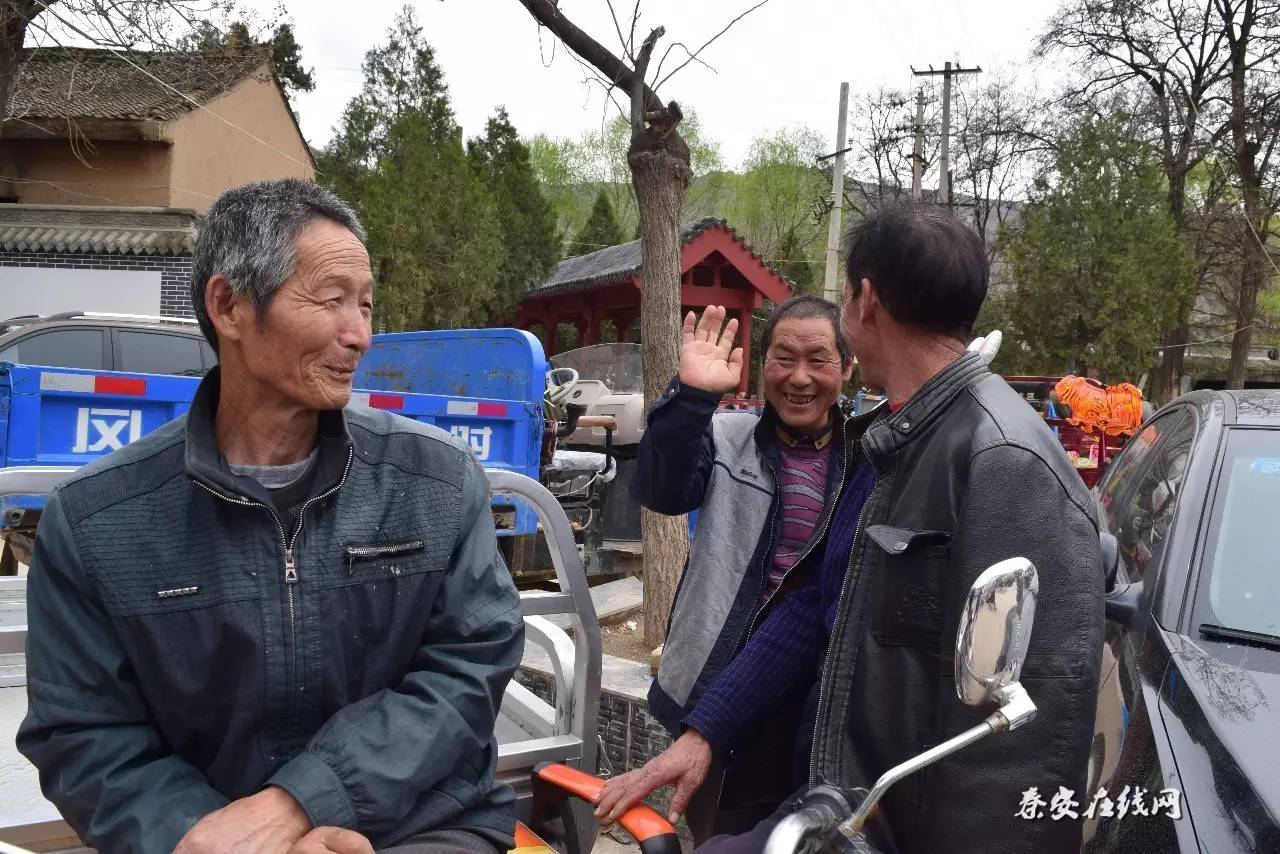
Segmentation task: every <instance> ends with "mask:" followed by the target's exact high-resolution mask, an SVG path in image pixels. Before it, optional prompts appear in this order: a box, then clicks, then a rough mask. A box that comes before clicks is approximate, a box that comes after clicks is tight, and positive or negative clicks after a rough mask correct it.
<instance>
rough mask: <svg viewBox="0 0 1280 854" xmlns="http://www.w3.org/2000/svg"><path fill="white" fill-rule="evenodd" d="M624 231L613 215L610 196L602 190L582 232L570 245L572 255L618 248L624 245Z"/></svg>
mask: <svg viewBox="0 0 1280 854" xmlns="http://www.w3.org/2000/svg"><path fill="white" fill-rule="evenodd" d="M623 241H624V238H623V236H622V229H621V228H619V226H618V218H617V217H615V216H614V215H613V205H611V204H610V203H609V196H608V195H607V194H606V193H605V191H604V190H603V189H602V190H600V192H599V193H598V194H597V195H596V203H595V205H594V206H593V207H592V208H591V216H589V217H587V221H586V222H585V223H583V226H582V230H581V231H579V232H578V234H577V236H576V237H574V238H573V242H572V243H570V244H569V254H570V255H586V254H587V253H588V252H595V251H596V250H597V249H604V248H606V247H609V246H617V245H618V244H619V243H622V242H623Z"/></svg>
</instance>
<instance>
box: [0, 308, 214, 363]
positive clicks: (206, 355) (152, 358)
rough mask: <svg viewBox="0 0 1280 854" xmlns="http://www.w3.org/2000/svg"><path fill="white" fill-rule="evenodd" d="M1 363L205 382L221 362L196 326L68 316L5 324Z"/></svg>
mask: <svg viewBox="0 0 1280 854" xmlns="http://www.w3.org/2000/svg"><path fill="white" fill-rule="evenodd" d="M0 362H12V363H14V364H23V365H48V366H50V367H58V368H81V369H83V370H86V371H124V372H126V373H135V374H170V375H174V376H185V377H200V376H204V375H205V374H206V373H208V371H209V369H210V368H212V367H213V366H214V365H216V364H217V363H218V357H217V355H216V354H215V353H214V352H213V348H212V347H210V346H209V343H208V342H207V341H205V339H204V335H203V334H201V332H200V327H199V326H197V325H196V322H195V321H194V320H186V319H182V318H176V317H149V316H146V315H140V314H101V313H94V312H66V313H63V314H54V315H49V316H47V317H14V318H10V319H9V320H5V321H2V322H0Z"/></svg>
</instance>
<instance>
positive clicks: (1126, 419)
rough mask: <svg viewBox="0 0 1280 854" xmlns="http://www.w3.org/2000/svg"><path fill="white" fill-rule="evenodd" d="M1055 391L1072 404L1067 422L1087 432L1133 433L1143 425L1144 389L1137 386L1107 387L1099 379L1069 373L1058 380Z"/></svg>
mask: <svg viewBox="0 0 1280 854" xmlns="http://www.w3.org/2000/svg"><path fill="white" fill-rule="evenodd" d="M1055 390H1056V391H1057V392H1058V397H1059V399H1061V400H1062V402H1063V403H1065V404H1066V405H1067V406H1069V407H1071V417H1070V418H1068V419H1067V423H1069V424H1072V425H1074V426H1076V427H1079V428H1080V429H1081V430H1083V431H1084V432H1086V433H1092V432H1094V431H1095V430H1099V431H1101V432H1103V433H1106V434H1107V435H1108V436H1121V435H1124V436H1132V435H1133V434H1134V433H1136V432H1138V427H1139V426H1141V425H1142V392H1141V391H1140V390H1139V389H1138V387H1137V386H1135V385H1132V384H1130V383H1121V384H1120V385H1113V386H1106V387H1105V388H1104V387H1103V386H1102V384H1101V383H1099V382H1097V381H1096V380H1090V379H1086V378H1085V377H1076V376H1067V377H1063V378H1062V379H1061V380H1059V381H1058V385H1057V388H1056V389H1055Z"/></svg>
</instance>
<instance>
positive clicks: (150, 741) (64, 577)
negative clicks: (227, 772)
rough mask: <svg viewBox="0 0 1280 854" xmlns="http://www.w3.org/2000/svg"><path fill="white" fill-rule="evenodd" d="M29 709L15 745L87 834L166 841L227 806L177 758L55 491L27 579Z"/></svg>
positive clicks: (125, 847)
mask: <svg viewBox="0 0 1280 854" xmlns="http://www.w3.org/2000/svg"><path fill="white" fill-rule="evenodd" d="M27 614H28V621H29V625H30V629H29V634H28V639H27V643H28V646H27V701H28V705H27V716H26V719H25V720H23V722H22V725H21V727H20V728H19V730H18V738H17V745H18V749H19V750H20V751H21V752H22V754H23V755H24V756H26V757H27V758H28V759H29V760H31V763H32V764H33V765H35V766H36V768H38V769H39V770H40V788H41V791H43V793H44V796H45V797H46V798H48V799H49V800H50V801H51V802H52V803H53V804H54V806H56V807H57V808H58V811H59V812H60V813H62V815H63V817H64V818H65V819H66V820H67V822H68V823H69V824H70V825H71V827H72V828H73V829H74V830H75V831H76V833H77V834H79V836H80V838H81V840H82V841H83V842H85V844H87V845H90V846H92V847H94V848H97V849H99V850H101V851H172V850H173V848H174V847H175V846H176V845H177V844H178V842H179V841H180V840H181V839H182V837H183V836H185V835H186V833H187V831H188V830H190V829H191V828H192V827H193V826H194V825H195V824H196V822H198V821H199V820H200V819H201V818H203V817H204V816H205V815H207V814H209V813H211V812H213V811H215V810H217V809H220V808H222V807H224V806H226V805H227V803H228V800H227V798H226V797H224V796H223V795H221V794H219V793H218V792H217V791H216V790H214V789H213V787H212V786H210V785H209V783H208V781H207V780H206V779H205V778H204V775H202V774H201V773H200V772H199V771H198V770H196V768H194V767H193V766H192V765H190V764H189V763H188V762H186V761H185V760H183V759H181V758H179V757H177V756H175V755H174V754H173V753H172V752H171V751H170V749H169V748H168V746H167V745H166V744H165V740H164V738H162V737H161V735H160V733H159V732H157V731H156V729H155V728H154V727H153V725H152V723H151V716H150V714H149V712H148V708H147V703H146V700H145V699H144V698H143V696H142V693H141V690H140V689H139V687H138V684H137V681H136V679H135V677H134V671H133V664H132V663H130V662H129V661H128V659H127V658H126V656H125V654H124V651H123V649H122V647H121V644H120V641H119V639H118V638H117V637H116V633H115V630H114V628H113V627H112V624H111V621H110V619H109V618H108V616H107V614H106V612H105V611H104V610H103V607H102V604H101V602H100V600H99V598H98V597H97V596H96V595H95V593H94V591H93V589H92V583H91V581H90V579H89V576H88V573H87V571H86V568H85V565H84V563H83V562H82V561H81V556H80V553H79V550H78V549H77V546H76V540H75V534H74V532H73V531H72V529H71V527H70V525H69V524H68V522H67V518H66V515H65V513H64V511H63V509H62V502H61V498H60V495H59V494H58V493H57V492H55V493H54V494H53V495H52V496H51V497H50V498H49V501H48V503H47V504H46V505H45V508H44V513H43V515H42V517H41V519H40V531H39V536H37V537H36V547H35V551H34V554H33V556H32V559H31V574H30V578H29V581H28V585H27Z"/></svg>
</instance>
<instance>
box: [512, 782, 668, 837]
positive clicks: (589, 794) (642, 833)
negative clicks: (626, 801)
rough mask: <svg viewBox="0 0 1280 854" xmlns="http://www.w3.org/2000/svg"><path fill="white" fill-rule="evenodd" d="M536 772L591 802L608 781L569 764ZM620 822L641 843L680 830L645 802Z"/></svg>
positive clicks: (555, 784)
mask: <svg viewBox="0 0 1280 854" xmlns="http://www.w3.org/2000/svg"><path fill="white" fill-rule="evenodd" d="M535 773H537V775H538V778H539V779H540V780H544V781H546V782H548V783H550V784H552V785H553V786H556V787H557V788H560V789H563V790H564V791H566V792H569V793H570V794H572V795H576V796H577V797H579V798H582V800H584V801H586V802H587V803H595V799H596V797H597V796H598V795H599V794H600V790H601V789H603V788H604V781H603V780H601V779H600V778H599V777H593V776H591V775H590V774H587V773H584V772H582V771H579V770H578V769H576V768H570V767H569V766H567V765H544V766H542V767H540V768H538V770H537V771H536V772H535ZM618 824H620V825H622V826H623V827H624V828H626V830H627V832H628V833H630V834H631V835H632V836H634V837H635V838H636V841H638V842H644V841H646V840H648V839H652V838H654V837H656V836H664V835H668V834H674V833H675V832H676V829H675V828H674V827H672V826H671V822H669V821H667V820H666V819H665V818H663V817H662V816H660V815H658V813H656V812H654V811H653V810H652V809H651V808H649V807H647V806H645V805H644V804H639V805H637V806H634V807H632V808H631V809H629V810H627V811H626V812H625V813H623V814H622V818H620V819H618Z"/></svg>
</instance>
